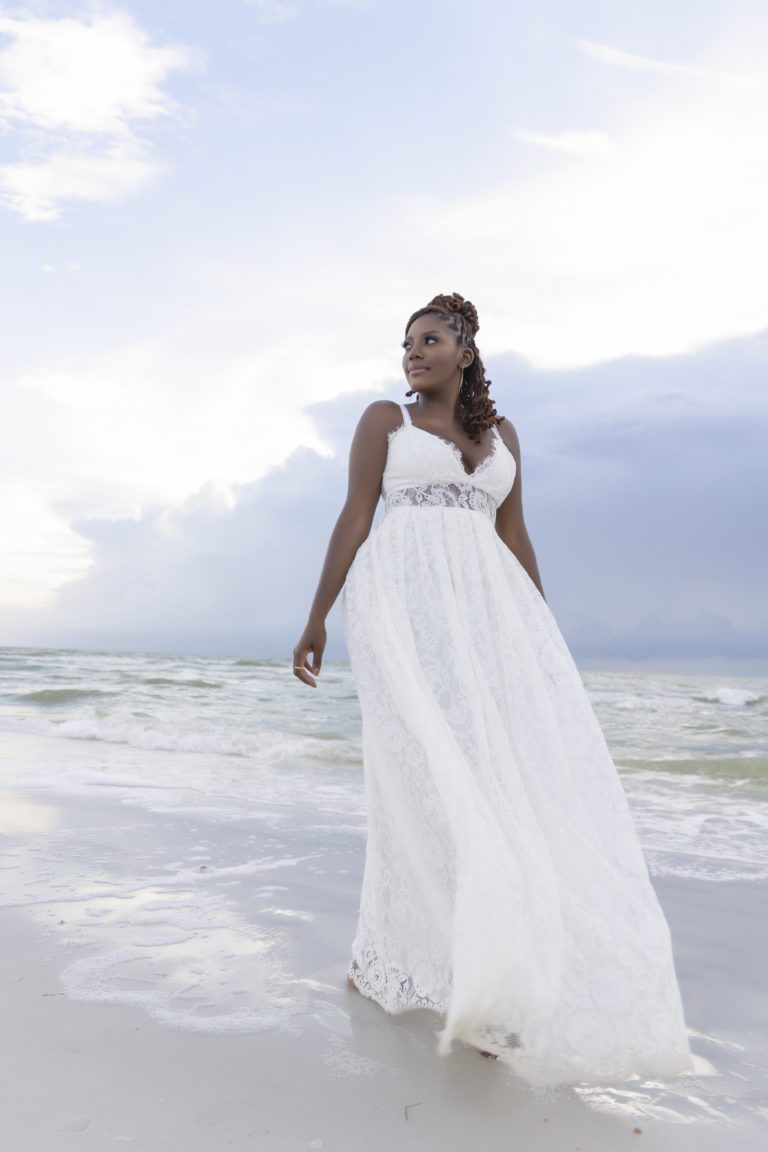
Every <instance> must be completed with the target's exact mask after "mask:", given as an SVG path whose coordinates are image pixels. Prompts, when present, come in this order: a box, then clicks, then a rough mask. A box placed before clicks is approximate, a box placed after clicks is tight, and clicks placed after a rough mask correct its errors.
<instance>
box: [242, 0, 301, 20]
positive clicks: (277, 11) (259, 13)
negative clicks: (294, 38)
mask: <svg viewBox="0 0 768 1152" xmlns="http://www.w3.org/2000/svg"><path fill="white" fill-rule="evenodd" d="M247 3H248V6H249V8H252V9H253V12H254V15H255V17H256V19H257V20H258V22H259V23H260V24H285V23H286V21H288V20H293V19H294V17H296V16H297V15H298V9H297V8H295V7H294V6H293V5H291V4H281V3H280V2H279V0H247Z"/></svg>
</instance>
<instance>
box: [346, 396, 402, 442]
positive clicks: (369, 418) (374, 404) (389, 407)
mask: <svg viewBox="0 0 768 1152" xmlns="http://www.w3.org/2000/svg"><path fill="white" fill-rule="evenodd" d="M402 422H403V414H402V412H401V410H400V405H399V404H398V403H396V401H394V400H372V401H371V403H370V404H368V405H367V407H365V408H364V409H363V411H362V413H361V415H360V419H359V420H358V424H357V426H358V428H360V429H362V430H363V431H364V432H371V433H373V434H379V433H387V432H392V431H394V429H395V428H397V427H399V426H400V424H402Z"/></svg>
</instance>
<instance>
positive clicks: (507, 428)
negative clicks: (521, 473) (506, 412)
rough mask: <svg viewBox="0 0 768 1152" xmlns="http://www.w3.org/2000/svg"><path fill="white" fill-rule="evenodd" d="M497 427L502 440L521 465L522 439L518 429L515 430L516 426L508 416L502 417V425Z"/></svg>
mask: <svg viewBox="0 0 768 1152" xmlns="http://www.w3.org/2000/svg"><path fill="white" fill-rule="evenodd" d="M496 427H497V428H498V430H499V435H500V436H501V438H502V440H503V441H504V443H505V444H506V446H507V448H509V450H510V452H511V453H512V455H513V456H514V458H515V460H517V462H518V464H519V463H520V439H519V437H518V435H517V429H516V428H515V426H514V424H513V423H512V421H511V420H510V419H509V418H508V417H507V416H502V417H501V423H500V424H497V425H496Z"/></svg>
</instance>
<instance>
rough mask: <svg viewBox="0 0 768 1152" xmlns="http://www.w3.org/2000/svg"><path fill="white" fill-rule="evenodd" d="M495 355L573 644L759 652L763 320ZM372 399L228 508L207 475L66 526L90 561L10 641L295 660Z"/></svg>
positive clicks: (332, 647)
mask: <svg viewBox="0 0 768 1152" xmlns="http://www.w3.org/2000/svg"><path fill="white" fill-rule="evenodd" d="M487 364H488V367H489V372H490V374H491V376H492V377H493V379H494V385H493V390H492V391H493V395H494V397H495V399H496V403H497V407H498V410H499V411H500V412H501V413H503V414H506V415H508V416H509V417H510V418H512V419H513V422H514V423H515V426H516V427H517V429H518V432H519V435H520V440H521V445H522V452H523V476H524V492H525V505H526V521H527V523H528V527H529V530H530V532H531V538H532V540H533V543H534V547H535V549H536V553H537V558H538V561H539V566H540V570H541V575H542V579H543V582H544V588H545V592H546V594H547V600H548V603H549V605H550V607H551V609H552V610H553V612H554V613H555V617H556V619H557V620H558V623H559V625H560V627H561V629H562V631H563V633H564V635H565V637H566V640H567V641H568V643H569V645H570V646H571V648H572V651H573V653H574V655H575V656H576V657H577V658H579V657H583V658H585V659H587V658H589V659H593V660H594V659H600V658H605V659H621V658H623V659H646V660H647V659H650V658H654V657H658V658H662V657H665V658H669V659H673V660H674V659H676V660H678V661H679V660H683V659H686V660H692V661H697V660H703V659H705V658H707V657H712V658H722V659H725V658H729V659H733V660H738V659H740V658H743V659H753V658H755V657H762V658H764V659H765V658H768V619H766V612H765V599H764V581H763V573H764V572H765V570H766V566H767V565H768V539H766V537H765V534H764V533H762V532H760V531H759V530H758V526H759V525H761V524H763V523H765V521H766V518H768V509H767V508H766V493H767V492H768V462H767V461H766V456H765V452H764V443H765V438H766V432H767V431H768V399H767V398H766V396H765V390H764V387H763V381H764V376H765V369H766V365H768V332H766V333H765V334H763V335H761V336H760V337H755V338H753V339H750V340H747V341H734V342H731V343H730V344H728V345H722V346H719V347H717V348H712V349H708V350H705V351H703V352H700V353H698V354H696V355H692V356H681V357H671V358H664V359H656V360H654V359H652V358H636V359H626V360H620V361H616V362H614V363H611V364H605V365H603V366H602V367H601V368H600V369H599V370H594V369H592V370H589V371H586V370H573V371H561V372H541V371H537V370H536V369H534V368H532V367H531V366H530V365H528V364H526V363H525V362H524V361H521V360H520V359H519V358H515V357H504V358H499V359H496V360H492V359H488V361H487ZM390 394H395V395H396V394H397V391H396V390H395V389H393V390H391V391H390ZM379 396H380V393H374V392H369V393H359V394H357V395H353V396H346V397H340V398H337V399H335V400H333V401H328V402H323V403H319V404H314V405H312V406H310V407H309V409H308V414H309V415H311V416H312V417H313V419H314V420H315V422H316V424H317V430H318V435H319V437H320V438H321V439H322V440H323V442H324V443H326V444H328V445H329V446H330V448H331V449H332V453H331V454H330V455H328V456H325V457H323V456H321V455H320V454H319V453H317V452H316V451H313V450H312V449H310V448H300V449H297V450H296V451H295V452H294V453H293V454H292V455H291V456H290V457H289V458H288V459H287V460H286V461H285V463H284V464H282V465H280V466H279V467H275V468H271V469H269V470H268V471H267V472H266V473H265V474H264V475H263V476H262V477H261V478H260V479H258V480H256V481H254V482H253V483H244V484H242V485H239V486H237V488H236V489H235V492H234V500H233V502H232V503H228V502H226V501H224V500H223V499H222V498H221V496H220V494H218V493H216V492H215V491H214V489H213V488H212V487H210V486H204V487H203V488H201V489H200V490H199V491H198V492H197V493H196V494H195V495H194V496H192V497H190V498H188V499H187V500H186V501H184V503H183V505H181V506H180V507H170V506H168V505H163V504H160V503H156V504H153V505H151V506H147V505H145V506H144V507H143V508H142V509H141V510H139V511H137V513H136V514H135V515H133V516H130V517H128V516H122V517H118V518H109V519H107V518H104V517H90V518H80V519H76V520H74V521H73V523H72V528H73V530H74V531H75V532H76V533H77V534H78V535H79V536H80V538H81V539H83V540H86V541H88V542H89V544H90V547H91V549H92V558H93V562H92V567H91V569H90V571H89V572H88V573H86V575H85V576H84V577H82V578H81V579H79V580H76V581H73V582H71V583H70V584H68V585H67V586H65V587H64V588H62V589H61V590H60V592H59V595H58V598H57V600H56V602H55V604H54V605H53V607H52V608H51V609H50V611H48V612H45V613H35V614H29V615H28V616H27V619H28V623H29V626H28V627H27V630H26V632H24V633H23V634H22V633H21V632H19V629H20V627H21V624H20V621H21V620H23V619H24V618H25V615H26V614H24V613H22V614H21V615H19V614H17V618H16V620H15V623H14V628H13V629H11V631H10V633H9V635H10V636H11V642H18V643H37V642H42V643H49V642H50V643H54V642H65V643H75V644H77V643H78V642H79V643H80V644H86V645H87V644H96V645H97V646H98V645H99V644H101V643H104V644H106V645H107V646H109V644H116V645H118V646H123V647H126V648H128V647H132V646H135V645H139V646H140V644H147V645H149V646H154V647H156V648H158V649H159V650H166V651H170V650H179V651H182V650H183V651H201V652H205V651H209V652H210V651H219V652H222V653H224V652H231V653H234V652H239V653H242V654H254V655H256V654H258V655H262V656H267V655H275V656H279V655H281V654H289V653H290V650H291V648H292V646H293V644H294V643H295V641H296V640H297V639H298V635H299V633H300V631H301V629H302V628H303V626H304V623H305V620H306V615H307V612H308V610H309V605H310V603H311V598H312V595H313V594H314V590H315V587H316V584H317V579H318V577H319V573H320V570H321V567H322V563H323V559H324V556H325V552H326V548H327V545H328V539H329V536H330V533H331V530H332V528H333V525H334V523H335V520H336V517H337V516H338V514H339V512H340V510H341V507H342V505H343V502H344V498H345V492H346V480H347V475H346V455H347V450H348V445H349V441H350V438H351V434H352V431H353V428H354V425H355V423H356V420H357V418H358V417H359V415H360V413H361V411H362V409H363V408H364V407H365V405H366V404H367V403H368V402H369V401H370V400H372V399H376V398H379ZM380 515H381V508H379V510H378V512H377V518H378V517H379V516H380ZM339 608H340V604H339V602H337V606H336V608H335V609H334V612H333V613H332V614H331V617H330V618H329V622H328V624H329V650H328V655H329V657H334V658H343V657H344V656H345V649H344V645H343V639H342V634H341V626H340V617H339ZM139 637H140V638H141V640H140V641H139V640H138V639H137V638H139ZM180 646H181V647H180Z"/></svg>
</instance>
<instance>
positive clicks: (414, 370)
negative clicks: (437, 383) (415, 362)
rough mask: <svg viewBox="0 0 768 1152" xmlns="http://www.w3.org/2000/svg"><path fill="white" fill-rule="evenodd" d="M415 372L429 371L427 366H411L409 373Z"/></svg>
mask: <svg viewBox="0 0 768 1152" xmlns="http://www.w3.org/2000/svg"><path fill="white" fill-rule="evenodd" d="M417 372H429V368H411V370H410V375H411V376H415V375H416V373H417Z"/></svg>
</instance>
